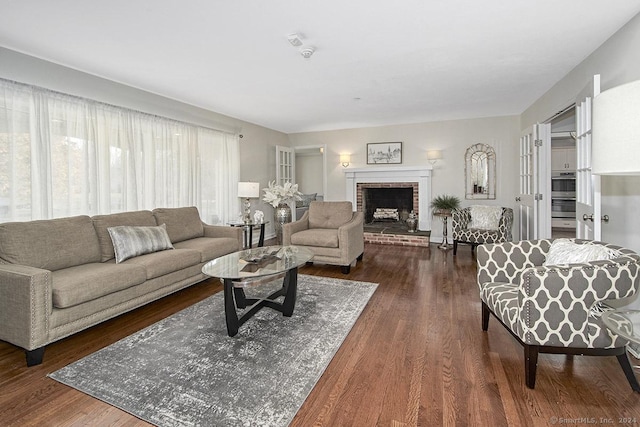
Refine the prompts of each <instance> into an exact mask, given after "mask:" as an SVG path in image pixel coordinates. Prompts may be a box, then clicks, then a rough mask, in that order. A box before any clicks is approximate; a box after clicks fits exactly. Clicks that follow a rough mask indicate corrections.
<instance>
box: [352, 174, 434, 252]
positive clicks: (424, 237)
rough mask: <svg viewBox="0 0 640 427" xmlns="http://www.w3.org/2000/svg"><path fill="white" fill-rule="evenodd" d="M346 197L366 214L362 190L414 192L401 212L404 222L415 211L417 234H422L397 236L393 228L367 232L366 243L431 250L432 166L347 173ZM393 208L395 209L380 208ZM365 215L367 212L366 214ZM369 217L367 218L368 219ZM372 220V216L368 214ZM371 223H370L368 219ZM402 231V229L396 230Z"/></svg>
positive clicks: (399, 234)
mask: <svg viewBox="0 0 640 427" xmlns="http://www.w3.org/2000/svg"><path fill="white" fill-rule="evenodd" d="M344 172H345V175H346V194H347V200H350V201H351V202H352V203H353V206H355V207H356V209H357V210H358V211H361V212H365V210H366V204H367V202H366V200H365V198H364V197H363V190H365V192H366V191H367V190H366V189H372V188H373V189H376V188H379V189H384V188H386V189H397V190H398V192H401V191H403V190H405V189H411V195H412V196H411V199H412V200H411V201H409V202H408V203H405V204H401V206H400V210H399V212H402V213H401V215H403V216H404V217H403V218H402V219H404V218H406V215H407V214H408V212H406V211H407V210H409V211H410V210H413V211H414V213H415V214H416V215H417V216H418V230H419V231H421V233H412V234H408V233H406V232H402V233H396V232H394V231H393V228H394V227H393V226H391V227H389V230H390V231H387V230H386V228H385V231H384V232H365V241H368V242H371V243H382V244H393V245H404V246H428V245H429V237H428V234H429V233H428V231H430V230H431V215H430V214H429V203H430V200H431V166H419V167H418V166H413V167H411V166H404V167H401V166H396V167H370V168H361V169H346V170H345V171H344ZM380 207H392V206H380ZM365 213H366V212H365ZM365 216H367V215H365ZM368 216H369V217H370V213H369V214H368ZM365 221H370V219H365ZM397 227H401V225H400V226H396V228H397Z"/></svg>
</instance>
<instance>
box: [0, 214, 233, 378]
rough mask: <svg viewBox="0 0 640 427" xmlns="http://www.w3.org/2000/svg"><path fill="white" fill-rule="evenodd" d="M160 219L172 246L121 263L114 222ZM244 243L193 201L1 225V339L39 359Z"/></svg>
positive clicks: (147, 223) (197, 275)
mask: <svg viewBox="0 0 640 427" xmlns="http://www.w3.org/2000/svg"><path fill="white" fill-rule="evenodd" d="M161 224H165V226H166V234H164V236H165V238H166V236H167V235H168V238H169V239H170V243H169V242H167V243H168V244H169V246H171V245H172V246H173V249H169V250H162V251H159V252H152V253H146V254H143V255H139V256H134V257H132V258H129V259H126V260H124V261H122V262H119V263H116V260H115V259H114V246H113V242H112V239H111V235H110V233H109V230H108V229H109V228H110V227H116V226H143V227H154V229H156V228H157V226H158V225H161ZM112 231H113V229H112ZM241 248H242V231H241V229H239V228H233V227H223V226H211V225H207V224H204V223H203V222H202V221H201V220H200V215H199V213H198V209H197V208H195V207H187V208H165V209H155V210H153V211H135V212H124V213H117V214H111V215H97V216H94V217H89V216H75V217H69V218H59V219H51V220H41V221H30V222H12V223H4V224H0V340H4V341H7V342H9V343H12V344H14V345H16V346H19V347H22V348H24V349H25V350H26V356H27V365H28V366H32V365H37V364H39V363H41V362H42V359H43V356H44V347H45V346H46V345H47V344H49V343H52V342H54V341H57V340H60V339H61V338H64V337H66V336H68V335H71V334H74V333H76V332H79V331H81V330H83V329H86V328H88V327H90V326H93V325H95V324H97V323H100V322H103V321H105V320H107V319H110V318H112V317H115V316H118V315H119V314H122V313H124V312H127V311H130V310H132V309H134V308H137V307H140V306H142V305H144V304H146V303H148V302H150V301H153V300H156V299H158V298H161V297H164V296H166V295H168V294H171V293H172V292H175V291H177V290H179V289H182V288H185V287H187V286H190V285H193V284H195V283H197V282H200V281H202V280H204V279H205V278H206V276H205V275H204V274H203V273H202V271H201V269H202V266H203V265H204V264H205V263H206V262H208V261H210V260H212V259H214V258H216V257H219V256H221V255H225V254H228V253H231V252H235V251H237V250H240V249H241ZM120 253H122V250H120Z"/></svg>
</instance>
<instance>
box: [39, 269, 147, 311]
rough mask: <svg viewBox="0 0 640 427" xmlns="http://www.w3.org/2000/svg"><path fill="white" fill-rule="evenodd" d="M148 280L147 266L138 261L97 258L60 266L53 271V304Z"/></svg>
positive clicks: (77, 301) (91, 297) (68, 303)
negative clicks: (127, 263)
mask: <svg viewBox="0 0 640 427" xmlns="http://www.w3.org/2000/svg"><path fill="white" fill-rule="evenodd" d="M145 280H146V272H145V269H144V268H142V267H140V266H137V265H134V264H132V265H124V264H117V265H116V264H115V263H114V262H107V263H103V262H95V263H90V264H83V265H78V266H75V267H69V268H65V269H62V270H57V271H54V272H53V273H52V274H51V287H52V292H53V306H54V307H57V308H67V307H72V306H74V305H77V304H82V303H83V302H87V301H91V300H94V299H96V298H100V297H102V296H105V295H108V294H111V293H113V292H117V291H121V290H123V289H126V288H129V287H131V286H135V285H139V284H141V283H143V282H144V281H145Z"/></svg>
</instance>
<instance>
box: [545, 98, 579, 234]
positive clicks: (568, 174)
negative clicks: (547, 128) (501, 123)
mask: <svg viewBox="0 0 640 427" xmlns="http://www.w3.org/2000/svg"><path fill="white" fill-rule="evenodd" d="M546 123H549V124H551V167H550V168H548V171H549V172H550V176H549V177H548V179H549V180H550V181H551V211H550V212H548V213H547V215H548V217H549V218H551V237H552V238H554V239H555V238H560V237H565V238H573V237H576V109H575V105H571V106H569V107H567V108H566V109H564V110H562V111H561V112H559V113H558V114H556V115H555V116H553V117H552V118H550V119H549V120H547V122H546Z"/></svg>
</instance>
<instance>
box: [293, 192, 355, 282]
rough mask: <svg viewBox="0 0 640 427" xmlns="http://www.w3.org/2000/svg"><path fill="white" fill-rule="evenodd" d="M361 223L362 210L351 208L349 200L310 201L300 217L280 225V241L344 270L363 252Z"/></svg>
mask: <svg viewBox="0 0 640 427" xmlns="http://www.w3.org/2000/svg"><path fill="white" fill-rule="evenodd" d="M363 227H364V214H363V213H362V212H353V208H352V204H351V202H320V201H314V202H311V203H310V204H309V210H308V211H307V212H305V213H304V215H303V216H302V218H300V219H299V220H298V221H294V222H290V223H288V224H284V225H283V226H282V242H283V245H296V246H303V247H305V248H307V249H309V250H311V252H313V254H314V256H313V260H314V261H317V262H320V263H325V264H333V265H339V266H341V268H342V272H343V273H344V274H348V273H349V272H350V270H351V264H354V263H355V262H356V260H358V261H362V257H363V255H364V229H363Z"/></svg>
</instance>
